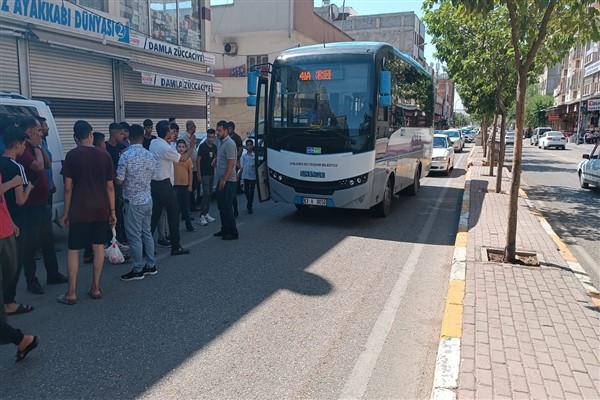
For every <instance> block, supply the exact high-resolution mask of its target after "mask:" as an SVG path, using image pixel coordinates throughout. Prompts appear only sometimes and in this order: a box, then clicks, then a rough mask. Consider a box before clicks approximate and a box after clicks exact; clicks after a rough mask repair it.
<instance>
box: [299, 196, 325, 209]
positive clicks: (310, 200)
mask: <svg viewBox="0 0 600 400" xmlns="http://www.w3.org/2000/svg"><path fill="white" fill-rule="evenodd" d="M302 204H306V205H308V206H323V207H325V206H327V199H313V198H310V197H304V198H302Z"/></svg>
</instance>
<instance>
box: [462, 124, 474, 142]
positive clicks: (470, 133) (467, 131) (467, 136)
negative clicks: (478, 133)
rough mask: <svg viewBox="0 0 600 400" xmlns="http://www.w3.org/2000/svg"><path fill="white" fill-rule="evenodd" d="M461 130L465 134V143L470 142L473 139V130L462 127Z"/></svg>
mask: <svg viewBox="0 0 600 400" xmlns="http://www.w3.org/2000/svg"><path fill="white" fill-rule="evenodd" d="M463 132H464V135H465V141H466V142H467V143H472V142H474V141H475V132H474V131H472V130H471V129H465V128H463Z"/></svg>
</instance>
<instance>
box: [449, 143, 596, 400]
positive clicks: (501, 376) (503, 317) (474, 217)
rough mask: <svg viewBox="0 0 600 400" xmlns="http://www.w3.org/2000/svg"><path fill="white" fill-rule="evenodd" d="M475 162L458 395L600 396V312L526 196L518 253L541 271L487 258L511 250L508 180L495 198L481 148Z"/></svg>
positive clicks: (520, 218)
mask: <svg viewBox="0 0 600 400" xmlns="http://www.w3.org/2000/svg"><path fill="white" fill-rule="evenodd" d="M472 159H473V166H472V167H471V192H470V213H469V231H468V234H467V262H466V290H465V297H464V317H463V333H462V345H461V362H460V374H459V381H458V398H459V399H470V398H477V399H491V398H494V399H501V398H513V399H529V398H532V399H548V398H551V399H554V398H556V399H580V398H584V399H600V339H599V338H600V310H598V308H595V307H594V304H593V303H592V301H591V300H590V298H589V297H588V296H587V295H586V292H585V291H584V289H583V286H582V285H581V283H580V282H579V280H578V279H577V277H576V276H575V274H573V272H572V271H571V270H570V269H569V265H568V264H567V262H566V261H565V260H564V259H563V257H562V256H561V254H560V252H559V250H558V249H557V246H556V244H555V243H554V241H553V240H552V239H551V238H550V236H549V235H548V234H547V233H546V232H545V231H544V229H543V227H542V225H541V224H540V221H539V220H538V218H537V217H536V216H535V215H534V214H533V212H532V211H531V210H530V209H529V208H528V207H527V204H526V203H525V201H524V200H523V199H520V200H519V211H518V228H517V250H533V251H535V252H537V253H538V254H539V255H541V256H542V261H543V262H542V266H541V267H523V266H514V265H509V264H499V263H491V262H488V261H487V259H486V258H485V254H482V249H485V248H486V247H500V248H501V247H504V241H505V234H506V226H507V223H508V201H509V199H508V194H507V192H508V190H509V186H508V185H509V179H508V177H507V176H505V177H504V178H503V182H502V189H503V192H504V193H500V194H496V193H494V188H495V182H496V181H495V180H496V177H489V176H487V173H488V172H489V167H483V166H482V163H481V161H482V160H483V158H482V150H481V148H480V147H479V148H476V149H475V151H474V152H473V157H472ZM488 190H489V191H488Z"/></svg>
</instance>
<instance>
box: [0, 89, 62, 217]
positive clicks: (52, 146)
mask: <svg viewBox="0 0 600 400" xmlns="http://www.w3.org/2000/svg"><path fill="white" fill-rule="evenodd" d="M5 116H11V117H14V118H16V119H17V120H19V119H21V118H24V117H37V116H41V117H44V118H46V123H47V124H48V127H49V128H50V130H49V132H48V137H47V138H46V142H47V143H48V149H49V150H50V153H52V177H53V180H54V186H55V187H56V192H55V193H54V194H53V195H52V198H53V199H52V220H53V221H56V222H57V221H58V219H59V218H60V217H61V216H62V215H63V210H64V206H65V202H64V188H63V177H62V176H61V175H60V170H61V169H62V162H63V160H64V159H65V155H64V152H63V148H62V144H61V142H60V137H59V133H58V130H57V128H56V121H55V120H54V116H53V115H52V111H50V107H48V105H47V104H46V103H45V102H43V101H38V100H31V99H28V98H27V97H24V96H21V95H20V94H18V93H9V92H0V117H5Z"/></svg>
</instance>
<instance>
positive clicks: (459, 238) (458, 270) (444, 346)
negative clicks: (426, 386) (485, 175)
mask: <svg viewBox="0 0 600 400" xmlns="http://www.w3.org/2000/svg"><path fill="white" fill-rule="evenodd" d="M474 151H475V146H473V148H472V149H471V152H470V153H469V156H468V157H467V169H468V170H467V174H466V179H465V189H464V193H463V198H462V205H461V209H460V219H459V221H458V228H457V232H456V239H455V241H454V255H453V257H452V269H451V270H450V279H449V282H448V294H447V296H446V307H445V309H444V317H443V318H442V329H441V333H440V343H439V345H438V351H437V357H436V361H435V371H434V376H433V388H432V390H431V399H432V400H442V399H443V400H450V399H456V390H457V389H458V373H459V371H460V346H461V339H462V322H463V311H464V297H465V275H466V267H467V234H468V231H469V206H470V201H471V170H470V169H469V168H470V167H471V166H472V165H473V163H472V157H473V152H474Z"/></svg>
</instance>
